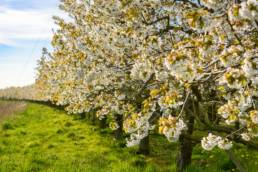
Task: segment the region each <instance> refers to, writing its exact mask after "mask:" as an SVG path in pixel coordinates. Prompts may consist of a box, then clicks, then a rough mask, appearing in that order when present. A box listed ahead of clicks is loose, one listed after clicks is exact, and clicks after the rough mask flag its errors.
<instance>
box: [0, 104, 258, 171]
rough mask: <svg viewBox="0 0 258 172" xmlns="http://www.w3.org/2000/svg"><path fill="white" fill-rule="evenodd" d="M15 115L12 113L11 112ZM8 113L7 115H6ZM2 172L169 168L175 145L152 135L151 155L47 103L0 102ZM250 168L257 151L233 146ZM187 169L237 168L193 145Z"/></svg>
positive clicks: (255, 165) (220, 154)
mask: <svg viewBox="0 0 258 172" xmlns="http://www.w3.org/2000/svg"><path fill="white" fill-rule="evenodd" d="M12 114H15V115H12ZM6 116H8V117H6ZM0 123H1V130H0V171H1V172H14V171H17V172H32V171H33V172H38V171H42V172H67V171H69V172H109V171H110V172H143V171H146V172H156V171H157V172H167V171H168V172H169V171H171V172H173V171H175V167H176V155H177V144H176V143H169V142H168V141H167V140H166V139H165V138H163V137H162V136H159V135H157V134H152V135H151V136H150V143H151V154H150V155H149V156H146V157H145V156H142V155H138V154H136V152H137V147H134V148H123V147H121V143H120V142H117V141H115V140H114V139H112V138H113V135H112V131H111V130H109V129H104V130H103V129H102V130H100V129H99V127H98V126H97V125H93V124H92V123H91V122H89V121H87V120H86V119H81V118H80V116H77V115H68V114H66V113H65V112H64V111H62V110H57V109H55V108H52V107H48V106H46V105H39V104H32V103H27V104H25V103H23V102H18V103H17V102H3V101H1V102H0ZM233 151H234V153H235V154H236V157H237V158H238V159H239V160H240V161H241V162H242V164H243V165H244V166H245V168H246V169H247V171H248V172H257V171H258V152H257V151H255V150H251V149H248V150H247V149H246V148H244V147H243V146H241V145H234V147H233ZM192 159H193V161H192V165H191V166H190V167H189V168H188V169H187V170H186V171H187V172H206V171H209V172H219V171H237V170H236V169H235V167H234V164H233V163H232V162H231V161H230V160H229V158H228V156H227V154H226V153H225V152H224V151H222V150H219V149H214V150H213V151H210V152H208V151H205V150H203V149H202V148H201V147H200V146H196V147H195V149H194V152H193V156H192Z"/></svg>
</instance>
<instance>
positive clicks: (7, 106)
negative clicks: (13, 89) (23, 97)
mask: <svg viewBox="0 0 258 172" xmlns="http://www.w3.org/2000/svg"><path fill="white" fill-rule="evenodd" d="M25 108H26V103H25V102H11V101H0V121H1V120H3V119H4V118H6V117H8V116H11V115H13V114H15V113H16V112H19V111H22V110H24V109H25Z"/></svg>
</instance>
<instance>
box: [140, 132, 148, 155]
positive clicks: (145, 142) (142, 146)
mask: <svg viewBox="0 0 258 172" xmlns="http://www.w3.org/2000/svg"><path fill="white" fill-rule="evenodd" d="M137 153H138V154H143V155H149V154H150V140H149V135H148V136H146V137H145V138H143V139H142V140H141V141H140V144H139V150H138V152H137Z"/></svg>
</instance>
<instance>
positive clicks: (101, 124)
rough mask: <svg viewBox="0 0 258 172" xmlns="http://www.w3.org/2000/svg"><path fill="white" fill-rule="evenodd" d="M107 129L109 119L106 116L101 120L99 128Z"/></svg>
mask: <svg viewBox="0 0 258 172" xmlns="http://www.w3.org/2000/svg"><path fill="white" fill-rule="evenodd" d="M106 127H107V117H106V116H105V117H104V118H102V119H101V120H99V128H100V129H104V128H106Z"/></svg>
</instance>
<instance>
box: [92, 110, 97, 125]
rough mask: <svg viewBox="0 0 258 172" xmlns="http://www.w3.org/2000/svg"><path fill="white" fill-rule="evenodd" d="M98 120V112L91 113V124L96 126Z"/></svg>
mask: <svg viewBox="0 0 258 172" xmlns="http://www.w3.org/2000/svg"><path fill="white" fill-rule="evenodd" d="M96 119H97V117H96V112H95V111H93V112H91V122H92V124H96Z"/></svg>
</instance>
